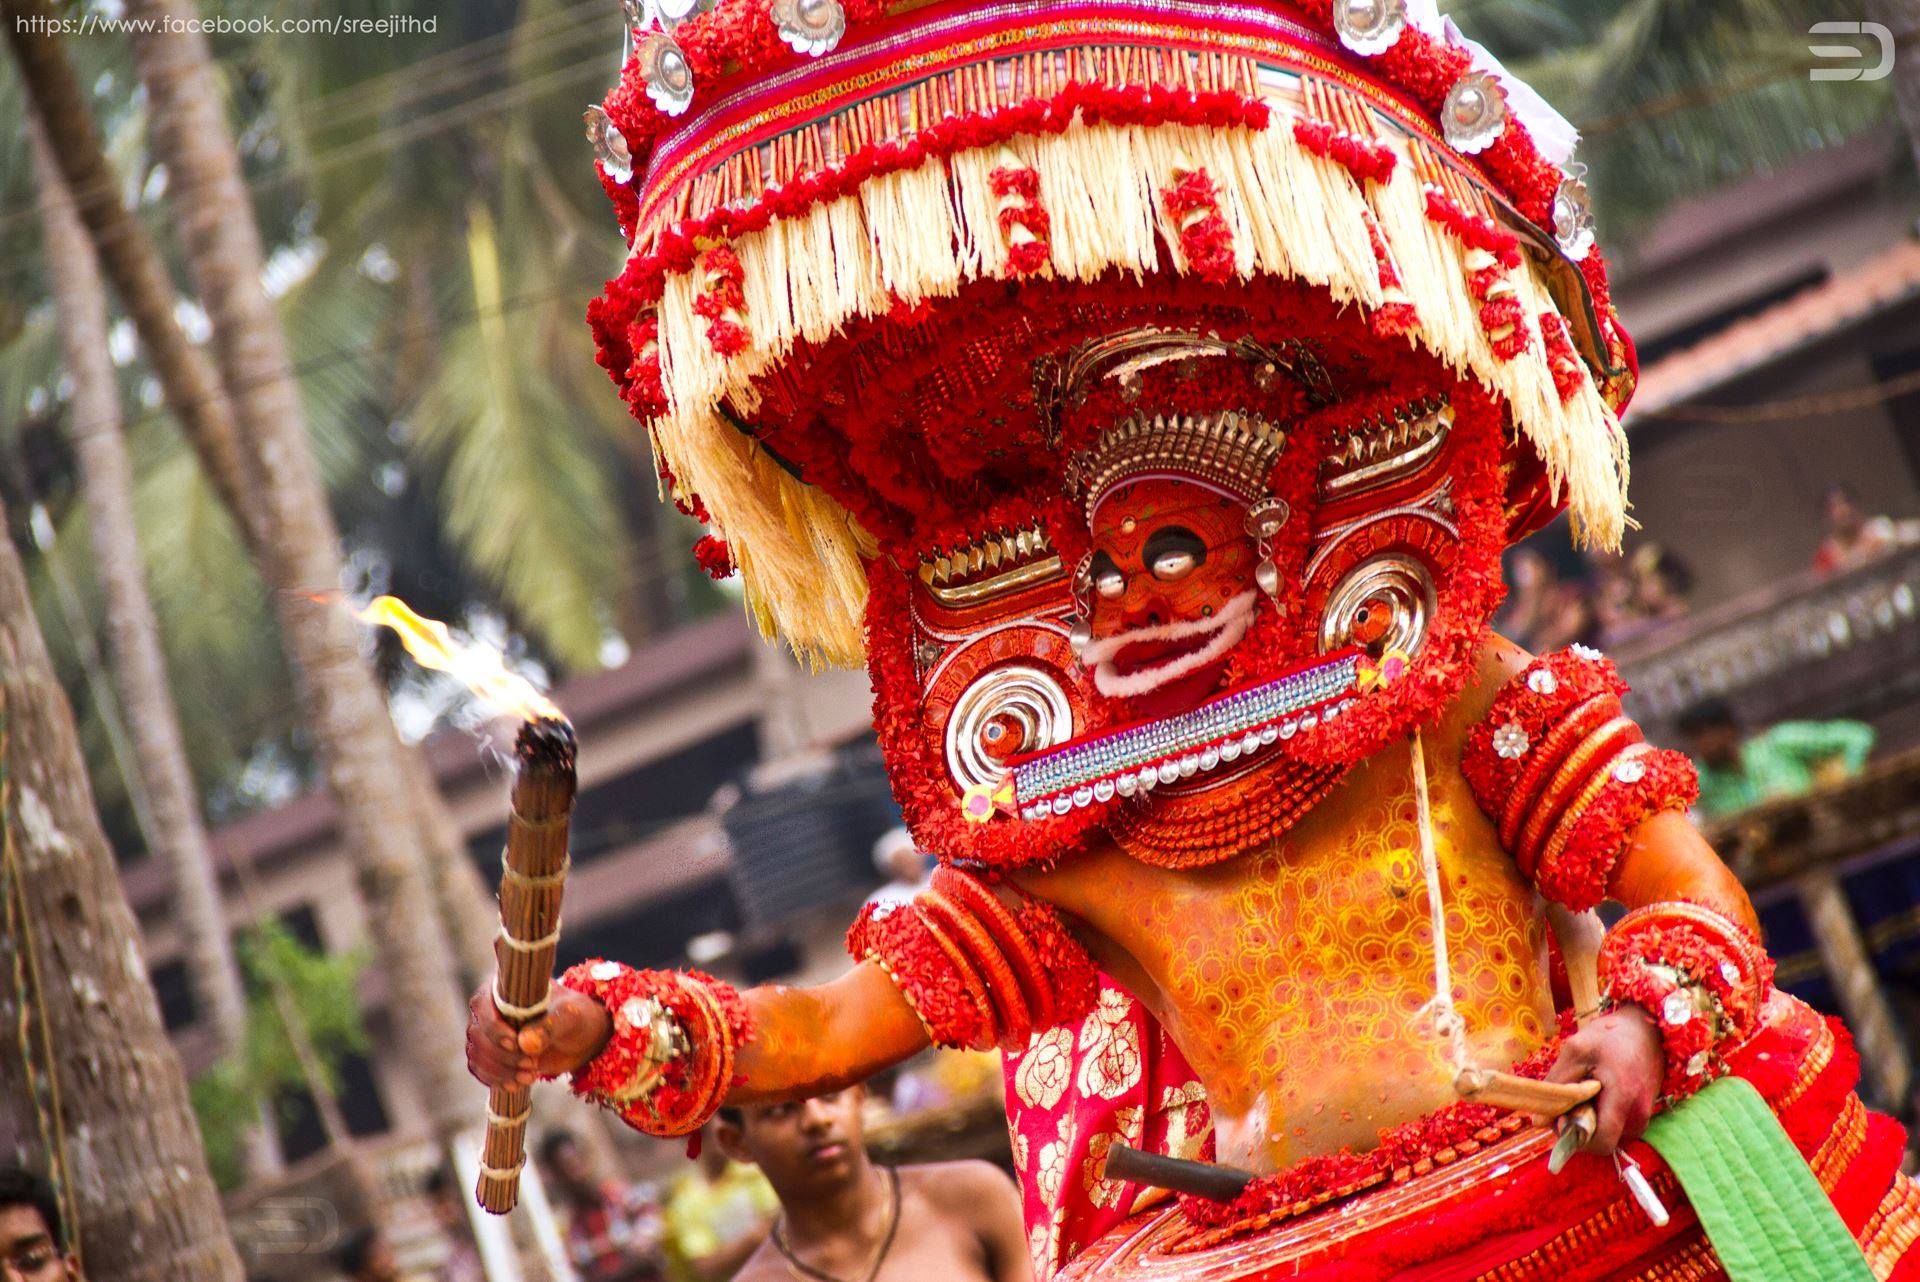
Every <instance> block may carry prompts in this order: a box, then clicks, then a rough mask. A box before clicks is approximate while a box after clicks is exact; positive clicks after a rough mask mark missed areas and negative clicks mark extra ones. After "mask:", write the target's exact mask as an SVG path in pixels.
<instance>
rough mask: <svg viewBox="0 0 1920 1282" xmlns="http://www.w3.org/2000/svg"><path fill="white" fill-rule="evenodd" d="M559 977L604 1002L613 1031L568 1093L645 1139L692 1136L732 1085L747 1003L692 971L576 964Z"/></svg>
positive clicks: (747, 1033) (747, 1030)
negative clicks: (599, 1107) (616, 1117)
mask: <svg viewBox="0 0 1920 1282" xmlns="http://www.w3.org/2000/svg"><path fill="white" fill-rule="evenodd" d="M560 983H562V984H564V985H566V986H567V987H568V988H571V989H573V990H574V991H575V992H579V993H584V994H586V995H587V996H589V997H591V998H593V999H594V1000H595V1001H597V1002H599V1003H600V1004H601V1005H603V1006H605V1007H606V1008H607V1013H608V1014H609V1015H611V1016H612V1017H613V1035H612V1036H611V1037H610V1038H608V1040H607V1045H606V1048H605V1049H604V1050H602V1051H601V1052H600V1054H599V1055H597V1056H595V1057H594V1059H593V1060H592V1062H590V1063H589V1064H587V1065H586V1066H585V1067H584V1068H582V1069H580V1070H579V1071H578V1072H576V1073H574V1075H573V1092H574V1094H576V1095H578V1096H580V1097H581V1098H582V1099H586V1100H590V1101H592V1102H594V1103H597V1104H602V1105H604V1106H606V1107H607V1108H610V1109H612V1110H613V1111H614V1112H615V1113H617V1114H619V1116H620V1118H621V1120H622V1121H624V1122H626V1123H627V1125H629V1126H631V1127H633V1128H634V1129H635V1130H638V1131H644V1132H645V1133H647V1134H648V1135H657V1136H661V1137H664V1138H674V1137H678V1136H682V1135H691V1134H693V1133H694V1132H695V1131H697V1130H699V1129H700V1128H701V1127H702V1126H704V1125H706V1123H707V1121H708V1120H709V1119H710V1118H712V1116H713V1115H714V1114H715V1113H716V1112H718V1111H719V1108H720V1104H721V1101H723V1100H724V1099H725V1098H726V1096H727V1092H728V1091H729V1090H731V1089H732V1088H733V1085H734V1072H733V1065H734V1057H735V1055H736V1054H737V1053H738V1051H739V1049H740V1047H742V1046H744V1045H745V1044H746V1043H747V1042H748V1041H749V1040H750V1039H751V1037H752V1022H751V1020H750V1019H749V1017H748V1015H747V1008H746V1004H745V1002H743V1001H742V1000H741V998H740V994H739V993H738V992H736V991H735V990H734V989H733V987H732V986H731V985H729V984H726V983H723V982H722V981H720V980H718V979H715V978H713V976H711V975H703V974H701V973H699V972H698V971H662V970H635V969H633V968H632V967H630V966H623V965H621V964H620V963H619V962H611V961H599V960H595V961H589V962H582V963H581V964H580V965H578V966H575V967H573V968H572V969H571V970H569V971H567V973H566V974H564V975H562V976H561V977H560Z"/></svg>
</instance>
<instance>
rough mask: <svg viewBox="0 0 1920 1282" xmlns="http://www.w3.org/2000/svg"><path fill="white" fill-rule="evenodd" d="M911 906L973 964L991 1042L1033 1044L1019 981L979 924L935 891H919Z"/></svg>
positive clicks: (963, 910) (1027, 1012) (1030, 1023)
mask: <svg viewBox="0 0 1920 1282" xmlns="http://www.w3.org/2000/svg"><path fill="white" fill-rule="evenodd" d="M914 903H915V904H917V905H918V906H919V908H920V911H922V912H924V913H926V914H927V917H928V923H927V924H928V925H929V926H932V927H934V928H935V929H937V930H940V931H942V932H944V933H947V934H948V935H949V936H950V937H951V938H953V939H954V941H955V942H956V943H958V944H959V945H960V947H961V948H962V949H963V950H965V952H966V953H967V958H968V960H969V961H971V962H972V963H973V964H974V968H975V971H976V973H978V974H979V976H980V978H981V985H982V988H983V989H984V990H985V993H986V996H987V1001H988V1003H989V1005H990V1006H991V1008H992V1010H993V1016H994V1017H993V1021H992V1022H993V1030H994V1041H995V1042H996V1043H998V1044H1000V1045H1002V1046H1015V1047H1017V1046H1025V1045H1026V1044H1027V1043H1028V1042H1030V1041H1032V1040H1033V1014H1032V1012H1031V1011H1029V1010H1028V1009H1027V999H1026V998H1025V997H1024V996H1023V995H1022V994H1021V992H1020V980H1019V977H1018V976H1017V975H1015V974H1014V970H1013V967H1012V965H1011V964H1009V963H1008V961H1007V955H1006V953H1005V952H1003V951H1002V950H1001V948H1000V945H999V943H998V941H997V940H995V939H994V937H993V936H992V935H991V934H989V933H988V931H987V928H986V926H985V925H984V924H983V923H982V922H981V920H980V919H979V918H978V917H976V916H974V915H973V914H972V913H970V912H968V911H966V910H965V909H964V908H962V907H961V906H960V905H959V904H957V903H955V902H954V901H953V900H951V899H949V898H947V897H946V896H945V895H943V894H941V893H940V891H939V889H938V888H937V887H929V888H928V889H926V890H923V891H921V892H920V895H919V897H918V898H917V899H915V900H914Z"/></svg>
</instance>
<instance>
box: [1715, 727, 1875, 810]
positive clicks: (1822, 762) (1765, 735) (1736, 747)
mask: <svg viewBox="0 0 1920 1282" xmlns="http://www.w3.org/2000/svg"><path fill="white" fill-rule="evenodd" d="M1679 729H1680V733H1681V735H1682V736H1684V737H1685V739H1686V742H1687V750H1688V751H1689V752H1690V753H1692V755H1693V759H1694V763H1695V764H1696V765H1697V766H1698V767H1699V769H1700V807H1699V808H1700V813H1701V814H1703V815H1705V816H1706V817H1707V818H1709V819H1718V818H1720V817H1721V816H1723V815H1731V814H1736V813H1738V812H1739V811H1742V810H1745V809H1747V808H1748V807H1750V806H1757V805H1759V804H1760V803H1761V802H1763V801H1771V800H1774V799H1775V798H1778V797H1796V796H1799V795H1801V794H1802V793H1807V792H1811V791H1813V790H1814V789H1815V788H1818V787H1822V786H1824V785H1827V784H1831V783H1835V782H1838V781H1839V780H1841V779H1845V778H1848V777H1849V776H1852V775H1855V774H1858V773H1859V772H1860V767H1861V766H1863V765H1865V764H1866V760H1867V754H1868V753H1870V752H1872V751H1873V727H1872V726H1869V725H1864V724H1862V723H1861V722H1858V721H1783V722H1781V723H1780V724H1779V725H1776V726H1774V727H1773V728H1771V729H1769V730H1765V731H1762V732H1761V733H1759V734H1757V735H1753V736H1752V737H1743V735H1742V733H1741V730H1740V723H1739V720H1738V719H1737V718H1736V717H1735V716H1734V715H1733V709H1732V708H1730V707H1728V706H1727V705H1726V704H1725V703H1722V702H1721V701H1719V700H1717V699H1715V700H1710V701H1708V702H1706V703H1702V704H1698V705H1696V706H1694V707H1693V708H1691V709H1689V710H1688V711H1687V713H1686V714H1685V715H1684V716H1682V717H1681V718H1680V723H1679Z"/></svg>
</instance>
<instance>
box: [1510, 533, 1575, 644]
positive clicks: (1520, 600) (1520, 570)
mask: <svg viewBox="0 0 1920 1282" xmlns="http://www.w3.org/2000/svg"><path fill="white" fill-rule="evenodd" d="M1505 577H1506V580H1507V599H1506V600H1505V601H1504V602H1503V603H1502V604H1501V606H1500V611H1499V613H1498V614H1496V615H1494V619H1493V626H1494V630H1495V631H1497V632H1498V633H1500V635H1501V636H1503V637H1506V638H1507V639H1508V640H1510V641H1512V642H1513V643H1514V644H1516V645H1519V646H1524V647H1525V648H1527V649H1529V650H1531V649H1533V648H1534V637H1535V636H1537V635H1538V634H1539V633H1540V632H1541V631H1542V630H1543V629H1544V627H1545V624H1546V620H1547V618H1548V616H1549V615H1550V614H1551V613H1552V611H1553V609H1554V607H1555V603H1556V602H1555V598H1556V597H1557V595H1558V593H1559V589H1560V576H1559V575H1557V574H1555V573H1554V572H1553V565H1552V564H1551V563H1550V562H1549V561H1548V560H1547V558H1546V557H1545V556H1543V555H1541V553H1540V552H1539V550H1538V549H1536V548H1530V547H1517V548H1515V549H1513V551H1512V552H1510V553H1509V554H1508V555H1507V564H1506V568H1505Z"/></svg>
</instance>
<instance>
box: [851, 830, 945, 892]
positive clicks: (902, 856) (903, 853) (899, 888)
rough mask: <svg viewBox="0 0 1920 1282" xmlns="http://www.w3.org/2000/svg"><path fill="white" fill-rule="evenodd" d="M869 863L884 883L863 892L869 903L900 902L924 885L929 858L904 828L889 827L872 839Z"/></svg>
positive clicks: (930, 866)
mask: <svg viewBox="0 0 1920 1282" xmlns="http://www.w3.org/2000/svg"><path fill="white" fill-rule="evenodd" d="M873 866H874V867H875V868H876V869H878V870H879V873H880V875H881V876H882V877H885V878H886V879H887V884H886V885H884V886H882V887H880V889H878V890H876V891H874V892H873V893H872V894H871V895H869V896H867V902H868V903H871V904H889V903H894V904H904V903H906V902H907V901H909V900H911V899H912V898H913V897H914V896H915V895H917V894H919V893H920V892H921V891H923V890H925V889H926V888H927V881H928V879H929V878H931V877H932V876H933V862H932V861H931V860H930V859H928V858H927V857H926V856H925V855H923V854H921V853H920V850H919V848H918V847H917V846H915V845H914V843H913V835H912V834H911V833H909V832H908V831H907V830H906V829H905V828H889V829H888V830H887V831H886V832H884V833H882V834H880V839H879V840H878V841H876V842H874V843H873Z"/></svg>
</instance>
